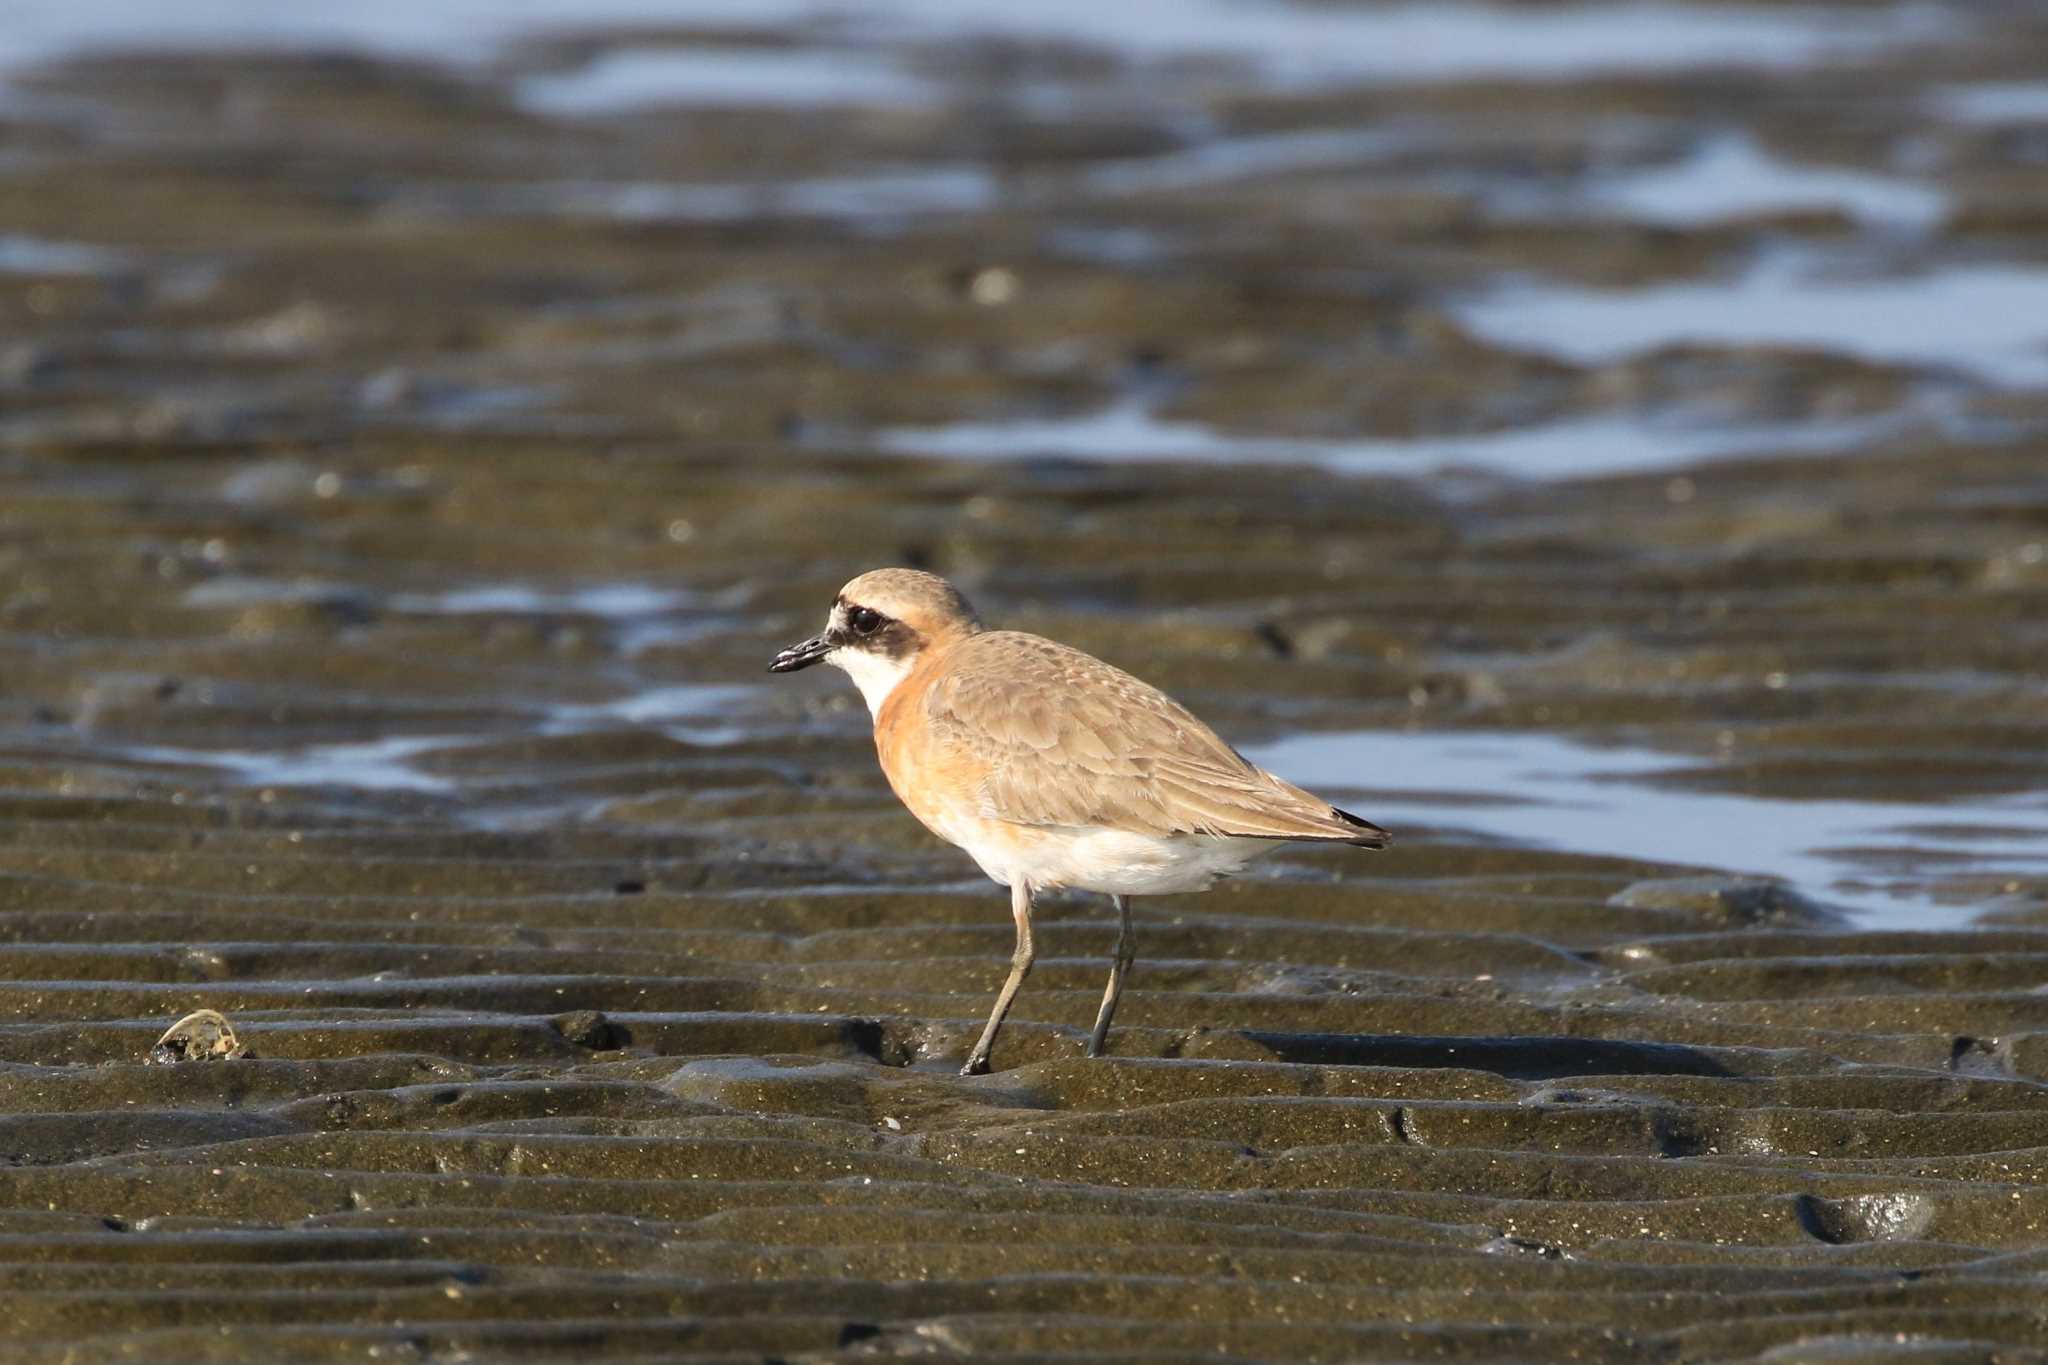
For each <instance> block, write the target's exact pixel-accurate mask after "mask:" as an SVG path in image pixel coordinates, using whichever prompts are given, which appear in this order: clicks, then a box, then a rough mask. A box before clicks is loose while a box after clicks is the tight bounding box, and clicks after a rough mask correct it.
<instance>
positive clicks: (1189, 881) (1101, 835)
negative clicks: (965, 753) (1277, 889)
mask: <svg viewBox="0 0 2048 1365" xmlns="http://www.w3.org/2000/svg"><path fill="white" fill-rule="evenodd" d="M975 823H977V824H981V825H982V828H980V829H975V830H965V829H963V830H957V831H956V830H941V831H939V833H940V835H941V837H944V838H947V839H950V840H951V841H952V842H953V843H955V844H958V845H959V846H960V847H961V848H964V849H966V850H967V853H968V855H969V856H970V857H972V858H973V859H974V861H975V862H977V863H979V864H981V870H982V871H984V872H986V873H987V874H988V875H989V876H990V877H992V878H994V879H995V880H996V881H998V882H1000V883H1002V884H1003V885H1004V886H1014V885H1015V884H1016V883H1017V882H1018V881H1019V880H1022V881H1023V882H1024V883H1025V884H1026V885H1027V886H1031V887H1033V888H1043V887H1056V886H1065V887H1072V888H1074V889H1075V890H1078V891H1099V892H1102V893H1104V894H1107V895H1113V896H1166V895H1174V894H1177V893H1179V892H1183V891H1206V890H1208V889H1209V887H1210V885H1211V884H1212V883H1214V882H1215V881H1216V879H1217V878H1218V877H1227V876H1229V875H1231V874H1232V873H1233V872H1236V871H1237V870H1238V869H1239V868H1242V867H1243V866H1244V865H1245V864H1246V863H1248V862H1250V861H1251V860H1252V859H1254V858H1256V857H1258V856H1259V855H1260V854H1262V853H1270V852H1271V851H1272V850H1273V847H1274V844H1275V841H1274V840H1271V839H1238V838H1232V837H1230V836H1228V835H1215V834H1169V835H1158V834H1132V833H1128V832H1126V831H1124V830H1114V829H1091V828H1079V829H1074V828H1059V829H1046V828H1032V827H1024V826H1017V825H1009V826H1003V827H999V828H998V829H994V830H991V829H989V828H988V826H987V824H985V823H983V822H979V821H977V822H975ZM956 835H958V836H961V837H955V836H956Z"/></svg>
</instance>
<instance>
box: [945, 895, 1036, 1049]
mask: <svg viewBox="0 0 2048 1365" xmlns="http://www.w3.org/2000/svg"><path fill="white" fill-rule="evenodd" d="M1010 917H1011V918H1012V919H1014V920H1016V921H1017V951H1016V952H1014V953H1012V954H1011V955H1010V975H1009V979H1008V980H1006V981H1004V982H1003V988H1002V990H1000V991H999V992H997V993H996V1007H995V1009H993V1010H991V1011H990V1012H989V1016H988V1027H987V1028H985V1029H983V1030H982V1031H981V1041H980V1042H978V1043H976V1044H975V1045H974V1051H972V1052H970V1053H968V1054H967V1065H966V1066H963V1067H961V1068H960V1074H961V1075H963V1076H979V1075H980V1074H981V1073H982V1072H984V1071H986V1070H988V1054H989V1050H990V1049H991V1048H993V1047H994V1046H995V1045H996V1030H997V1029H999V1028H1001V1027H1002V1026H1003V1016H1004V1015H1006V1014H1008V1013H1009V1012H1010V1002H1011V1001H1012V1000H1015V999H1016V998H1017V988H1018V987H1019V986H1021V985H1023V984H1024V978H1025V977H1027V976H1029V975H1030V974H1031V964H1032V962H1033V961H1034V960H1035V959H1036V958H1037V956H1038V954H1037V953H1036V952H1035V951H1034V950H1033V949H1032V946H1031V887H1030V885H1029V884H1027V883H1026V882H1025V881H1024V879H1023V878H1021V877H1020V878H1018V879H1017V880H1016V881H1014V882H1012V883H1010Z"/></svg>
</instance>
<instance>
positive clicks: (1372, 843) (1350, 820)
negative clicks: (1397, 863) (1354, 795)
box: [1330, 806, 1394, 848]
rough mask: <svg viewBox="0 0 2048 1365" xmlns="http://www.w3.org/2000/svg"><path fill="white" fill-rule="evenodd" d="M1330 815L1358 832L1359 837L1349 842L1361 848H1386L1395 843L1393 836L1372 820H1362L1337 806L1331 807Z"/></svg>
mask: <svg viewBox="0 0 2048 1365" xmlns="http://www.w3.org/2000/svg"><path fill="white" fill-rule="evenodd" d="M1330 813H1331V814H1333V815H1335V816H1336V817H1337V818H1338V819H1339V820H1342V821H1343V822H1344V823H1345V824H1347V825H1351V826H1353V827H1355V828H1356V829H1357V830H1358V837H1357V838H1355V839H1351V840H1348V841H1347V842H1349V843H1351V844H1353V845H1355V846H1357V847H1359V848H1385V847H1386V846H1387V845H1388V844H1391V843H1393V842H1394V836H1393V835H1391V834H1389V833H1387V831H1385V830H1383V829H1381V828H1380V827H1379V826H1378V825H1375V824H1374V823H1373V822H1372V821H1370V820H1361V819H1360V818H1359V817H1358V816H1356V815H1353V814H1352V813H1351V812H1350V811H1348V810H1338V809H1337V808H1336V807H1335V806H1332V807H1330Z"/></svg>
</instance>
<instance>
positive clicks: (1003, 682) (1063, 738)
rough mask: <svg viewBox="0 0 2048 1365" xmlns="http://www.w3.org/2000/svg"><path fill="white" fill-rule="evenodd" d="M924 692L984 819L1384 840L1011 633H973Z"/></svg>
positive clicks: (1050, 646)
mask: <svg viewBox="0 0 2048 1365" xmlns="http://www.w3.org/2000/svg"><path fill="white" fill-rule="evenodd" d="M958 648H959V649H961V650H968V651H973V654H974V657H973V658H972V660H971V661H968V660H963V661H962V662H971V666H968V667H958V668H955V669H954V670H952V672H951V675H950V676H949V677H947V678H945V679H944V680H942V681H941V682H939V683H938V684H937V685H935V686H934V687H933V688H932V689H931V690H930V692H929V693H928V694H927V700H926V708H927V710H926V717H925V720H926V724H927V725H928V726H929V727H930V728H931V731H932V736H933V738H934V739H939V740H943V741H944V742H946V743H947V744H949V745H957V746H959V747H960V748H961V749H964V750H967V751H969V752H972V753H974V755H975V756H976V758H977V759H978V760H980V763H981V765H983V766H984V767H985V770H986V772H987V776H986V778H985V779H984V780H983V782H982V784H981V792H980V796H981V802H982V808H981V814H982V815H984V816H986V817H988V818H991V819H997V820H1007V821H1010V822H1012V823H1015V824H1021V825H1041V826H1068V827H1073V826H1096V827H1100V828H1107V829H1119V830H1128V831H1130V832H1133V833H1139V834H1153V835H1167V834H1222V835H1236V836H1239V837H1243V838H1253V839H1314V840H1335V841H1340V842H1344V843H1352V844H1360V845H1364V846H1366V847H1374V848H1376V847H1380V846H1381V845H1383V844H1385V843H1386V839H1387V836H1386V833H1385V831H1383V830H1381V829H1379V828H1378V827H1377V826H1375V825H1372V824H1369V823H1368V822H1366V821H1364V820H1361V819H1359V818H1358V817H1357V816H1355V815H1350V814H1348V813H1346V812H1344V811H1340V810H1338V809H1336V808H1335V807H1333V806H1332V805H1331V804H1330V803H1329V802H1327V801H1324V800H1323V799H1321V798H1320V797H1317V796H1314V795H1312V794H1310V793H1309V792H1306V791H1303V790H1302V789H1301V788H1299V787H1297V786H1295V785H1294V784H1292V783H1290V782H1285V781H1282V780H1281V779H1280V778H1277V777H1275V776H1273V775H1272V774H1271V773H1269V772H1266V771H1264V770H1263V769H1260V768H1257V767H1254V766H1253V765H1252V764H1251V763H1249V762H1247V761H1246V760H1245V758H1244V757H1243V756H1242V755H1241V754H1239V753H1238V752H1237V751H1236V750H1234V749H1232V748H1231V747H1230V746H1229V745H1228V744H1225V743H1224V742H1223V741H1222V740H1221V739H1219V738H1218V737H1217V736H1216V733H1215V731H1213V730H1211V729H1210V728H1209V727H1208V726H1206V725H1204V724H1203V723H1202V722H1201V721H1199V720H1197V719H1196V718H1195V717H1194V716H1193V715H1192V714H1190V713H1189V712H1188V710H1187V709H1186V708H1185V707H1183V706H1181V705H1180V703H1178V702H1176V701H1174V700H1173V699H1172V698H1171V697H1169V696H1167V695H1166V694H1165V693H1164V692H1161V691H1160V690H1159V689H1158V688H1156V687H1153V686H1151V685H1150V684H1148V683H1145V682H1142V681H1140V680H1139V679H1137V678H1134V677H1132V676H1131V675H1130V674H1128V673H1126V672H1124V671H1123V670H1122V669H1119V668H1115V667H1112V666H1111V665H1109V664H1106V663H1104V662H1102V661H1101V660H1100V659H1097V658H1094V657H1093V656H1091V655H1088V654H1083V653H1082V652H1081V651H1079V650H1076V649H1069V648H1068V647H1066V646H1065V645H1061V644H1057V643H1055V642H1054V641H1051V640H1046V639H1042V638H1040V637H1038V636H1035V635H1025V634H1021V633H1019V632H1014V631H996V632H991V633H988V634H983V635H977V636H974V637H972V638H970V639H968V640H966V641H963V642H962V643H961V644H960V645H959V646H958Z"/></svg>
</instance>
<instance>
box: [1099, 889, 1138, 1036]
mask: <svg viewBox="0 0 2048 1365" xmlns="http://www.w3.org/2000/svg"><path fill="white" fill-rule="evenodd" d="M1110 900H1111V901H1113V902H1115V903H1116V914H1117V925H1116V957H1115V958H1114V959H1113V960H1112V961H1111V962H1110V964H1109V984H1108V985H1107V986H1105V987H1103V988H1102V1008H1101V1009H1100V1010H1098V1011H1097V1012H1096V1015H1095V1031H1094V1032H1093V1033H1091V1034H1089V1035H1088V1055H1089V1056H1090V1057H1100V1056H1101V1055H1102V1045H1103V1043H1104V1042H1105V1041H1107V1040H1108V1038H1109V1020H1110V1016H1112V1015H1114V1014H1115V1013H1116V1002H1117V997H1118V996H1120V995H1122V994H1123V993H1124V974H1125V973H1126V972H1128V971H1130V969H1131V961H1132V959H1133V958H1134V957H1136V956H1137V951H1138V949H1137V945H1136V944H1134V943H1132V942H1131V898H1130V897H1129V896H1111V897H1110Z"/></svg>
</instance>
